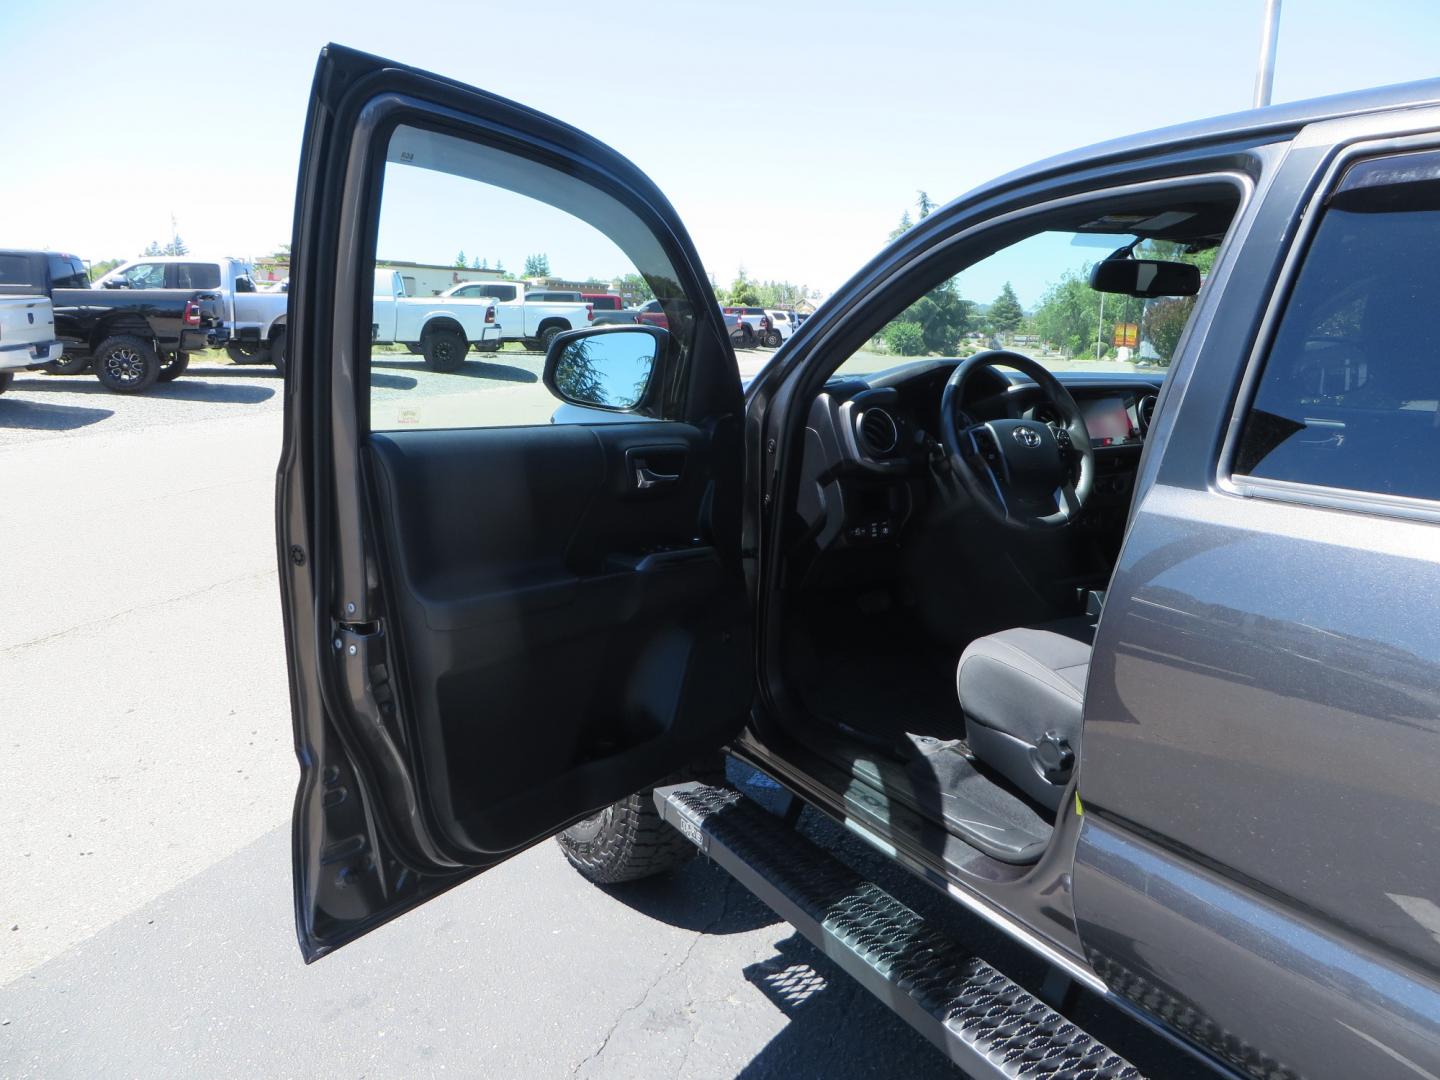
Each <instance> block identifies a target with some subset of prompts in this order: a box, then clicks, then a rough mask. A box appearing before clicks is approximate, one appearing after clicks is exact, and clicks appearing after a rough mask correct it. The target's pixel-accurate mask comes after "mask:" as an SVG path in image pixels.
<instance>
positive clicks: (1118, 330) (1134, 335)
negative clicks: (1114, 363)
mask: <svg viewBox="0 0 1440 1080" xmlns="http://www.w3.org/2000/svg"><path fill="white" fill-rule="evenodd" d="M1139 344H1140V324H1139V323H1133V322H1117V323H1116V324H1115V347H1116V348H1117V349H1133V348H1135V347H1136V346H1138V345H1139Z"/></svg>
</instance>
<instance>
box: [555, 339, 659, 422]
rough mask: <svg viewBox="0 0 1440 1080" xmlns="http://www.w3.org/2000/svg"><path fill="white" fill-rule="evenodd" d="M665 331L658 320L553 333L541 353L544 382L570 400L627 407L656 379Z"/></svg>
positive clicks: (613, 408) (599, 406) (641, 399)
mask: <svg viewBox="0 0 1440 1080" xmlns="http://www.w3.org/2000/svg"><path fill="white" fill-rule="evenodd" d="M669 337H670V335H669V332H668V331H666V330H662V329H661V328H660V327H658V326H637V325H627V324H620V325H616V326H602V327H595V328H593V329H586V330H571V331H569V332H568V333H564V334H557V335H556V336H555V338H554V339H553V340H552V341H551V342H550V347H549V349H548V350H547V351H546V354H545V375H544V379H545V386H546V388H547V389H549V391H550V392H551V393H552V394H554V395H555V396H556V397H558V398H559V399H560V400H561V401H565V402H569V403H570V404H572V405H583V406H586V407H588V408H592V409H608V410H610V411H613V412H628V411H630V410H632V409H634V408H635V407H636V406H638V405H640V404H641V403H643V402H644V401H645V400H646V399H647V398H648V397H649V396H650V391H651V389H652V388H653V387H654V386H656V385H658V380H657V379H656V375H657V372H658V370H659V367H660V364H661V362H662V360H663V358H664V356H665V355H666V351H667V348H668V346H669Z"/></svg>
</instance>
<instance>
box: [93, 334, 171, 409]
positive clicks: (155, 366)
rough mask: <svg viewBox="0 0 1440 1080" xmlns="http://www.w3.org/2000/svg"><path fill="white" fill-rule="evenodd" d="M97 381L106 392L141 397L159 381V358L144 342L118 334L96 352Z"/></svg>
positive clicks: (127, 335)
mask: <svg viewBox="0 0 1440 1080" xmlns="http://www.w3.org/2000/svg"><path fill="white" fill-rule="evenodd" d="M95 377H96V378H97V379H99V380H100V385H101V386H103V387H105V389H106V390H110V391H113V392H114V393H117V394H138V393H140V391H142V390H149V389H150V387H152V386H154V385H155V380H156V379H158V378H159V377H160V357H159V355H158V354H157V353H156V352H155V350H154V349H153V348H151V346H150V343H149V342H148V341H146V340H145V339H144V338H138V337H135V336H133V335H131V334H116V335H115V336H114V337H108V338H106V339H105V340H104V341H102V342H101V343H100V347H99V348H98V349H96V350H95Z"/></svg>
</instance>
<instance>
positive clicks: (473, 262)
mask: <svg viewBox="0 0 1440 1080" xmlns="http://www.w3.org/2000/svg"><path fill="white" fill-rule="evenodd" d="M470 269H471V270H479V269H480V257H479V256H478V255H472V256H470Z"/></svg>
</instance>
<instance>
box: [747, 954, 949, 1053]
mask: <svg viewBox="0 0 1440 1080" xmlns="http://www.w3.org/2000/svg"><path fill="white" fill-rule="evenodd" d="M743 974H744V976H745V981H746V982H748V983H750V984H751V985H752V986H754V987H755V988H756V989H757V990H759V991H760V992H761V993H762V994H764V995H765V996H766V997H767V998H768V999H769V1000H770V1003H771V1004H772V1005H774V1006H775V1008H776V1009H778V1010H779V1011H780V1012H782V1013H784V1014H785V1018H786V1020H787V1021H788V1023H787V1024H786V1025H785V1027H784V1028H782V1029H781V1030H780V1031H779V1032H777V1033H776V1035H775V1037H774V1038H772V1039H771V1040H770V1041H769V1042H768V1043H767V1044H766V1045H765V1048H764V1049H763V1050H761V1051H760V1053H758V1054H756V1055H755V1056H754V1057H753V1058H751V1059H750V1062H749V1063H748V1064H747V1065H746V1066H745V1068H743V1069H741V1070H740V1072H739V1073H738V1074H737V1080H772V1078H775V1077H793V1076H825V1077H827V1078H834V1080H841V1078H845V1077H862V1076H905V1077H914V1078H917V1080H918V1078H920V1077H928V1076H935V1077H959V1076H960V1071H959V1070H958V1069H956V1068H955V1067H954V1066H953V1065H951V1064H950V1062H949V1061H948V1060H946V1058H945V1057H944V1055H943V1054H941V1053H939V1052H938V1051H937V1050H936V1049H935V1048H934V1047H932V1046H931V1045H930V1044H929V1043H928V1042H926V1041H925V1040H924V1039H921V1038H917V1037H916V1033H915V1031H914V1030H913V1029H912V1028H911V1027H910V1026H909V1025H908V1024H906V1023H905V1022H904V1021H903V1020H901V1019H900V1018H899V1017H898V1016H896V1015H895V1014H894V1013H893V1012H891V1011H890V1010H889V1009H887V1008H886V1007H885V1006H884V1005H882V1004H881V1003H880V1002H879V1001H877V1000H876V999H875V998H873V997H871V996H870V994H868V993H867V992H866V991H865V990H863V989H862V988H861V986H860V984H859V983H857V982H855V980H853V979H851V978H850V977H849V976H847V975H845V974H844V973H842V972H839V971H836V970H835V968H834V967H832V966H831V965H830V963H829V962H828V961H827V960H826V959H825V958H824V957H823V956H822V955H821V954H820V953H819V952H817V951H816V949H815V948H814V946H812V945H811V944H810V943H809V942H808V941H806V940H805V939H804V938H802V937H801V936H800V935H799V934H798V933H797V934H792V935H791V936H790V937H788V938H785V939H784V940H783V941H780V942H777V943H776V945H775V955H774V956H773V957H770V958H769V959H768V960H763V961H761V962H760V963H758V964H751V965H750V966H749V967H747V968H745V969H744V972H743Z"/></svg>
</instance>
